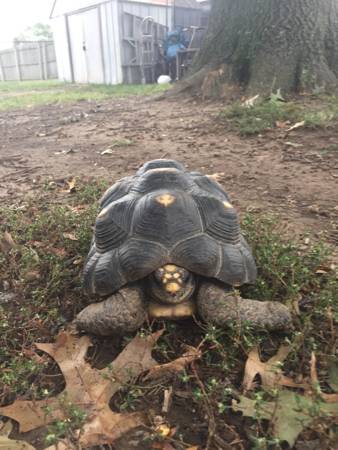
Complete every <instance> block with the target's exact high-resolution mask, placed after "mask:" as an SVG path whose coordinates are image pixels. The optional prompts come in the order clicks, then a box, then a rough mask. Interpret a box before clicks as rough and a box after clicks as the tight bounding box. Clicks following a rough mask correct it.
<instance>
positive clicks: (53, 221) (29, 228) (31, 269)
mask: <svg viewBox="0 0 338 450" xmlns="http://www.w3.org/2000/svg"><path fill="white" fill-rule="evenodd" d="M105 187H106V185H104V184H103V183H96V182H95V183H94V182H91V183H86V184H83V185H81V184H79V185H78V186H77V190H76V192H75V193H74V194H72V195H69V194H68V195H69V197H67V198H66V199H65V195H67V194H61V193H60V196H59V198H58V200H59V201H60V203H55V202H51V201H50V195H49V194H41V196H40V197H39V198H37V199H34V200H30V201H28V202H27V203H23V204H20V205H10V206H2V207H1V208H0V217H1V219H0V236H1V235H2V232H4V231H7V232H9V233H10V234H11V236H12V238H13V240H14V242H15V244H16V245H15V247H14V248H12V249H11V250H10V251H9V253H7V254H4V253H0V279H1V280H2V282H3V283H5V284H7V286H8V287H9V290H10V291H11V292H13V291H14V293H16V294H17V298H15V299H14V300H11V301H10V302H8V303H2V304H0V315H1V323H0V329H1V337H0V367H1V366H2V367H3V368H4V367H6V370H4V371H2V370H0V373H1V375H0V392H6V393H7V392H11V393H12V394H13V393H15V392H16V393H22V392H24V391H26V390H27V383H28V384H29V383H31V380H32V377H33V378H34V376H35V375H36V373H37V371H39V370H41V367H40V366H39V365H37V364H28V363H27V361H26V360H25V358H24V357H23V356H24V354H23V353H22V351H23V350H24V349H26V348H30V347H31V345H32V343H33V342H34V341H36V340H40V339H41V337H44V338H45V337H46V336H51V335H52V334H53V332H55V331H56V330H57V328H58V327H60V326H61V325H62V324H64V323H65V322H66V321H68V320H69V319H71V317H72V316H73V315H74V314H75V312H76V311H77V310H78V309H79V308H81V303H82V304H83V301H84V297H83V295H82V290H81V279H80V276H81V271H82V267H83V262H84V259H85V257H86V255H87V253H88V249H89V247H90V241H91V238H92V232H93V228H92V227H93V224H94V223H95V218H96V214H97V209H98V204H97V200H98V199H99V198H100V196H101V194H102V192H103V191H104V189H105ZM56 197H58V195H57V194H56ZM1 287H2V286H1ZM8 364H9V365H8ZM0 401H1V395H0Z"/></svg>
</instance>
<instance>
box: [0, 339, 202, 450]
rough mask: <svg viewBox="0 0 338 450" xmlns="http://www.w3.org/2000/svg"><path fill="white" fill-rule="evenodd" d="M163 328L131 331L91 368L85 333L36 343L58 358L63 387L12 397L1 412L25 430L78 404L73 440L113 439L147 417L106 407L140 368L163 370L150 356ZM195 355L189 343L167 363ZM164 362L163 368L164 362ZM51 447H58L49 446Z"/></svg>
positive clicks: (181, 365) (64, 416) (185, 360)
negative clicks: (100, 365) (108, 358)
mask: <svg viewBox="0 0 338 450" xmlns="http://www.w3.org/2000/svg"><path fill="white" fill-rule="evenodd" d="M162 332H163V331H159V332H156V333H154V334H152V335H150V336H148V337H145V338H142V337H140V336H136V337H135V338H134V339H133V340H132V341H131V342H130V343H129V344H128V345H127V346H126V347H125V348H124V350H123V351H122V352H121V353H120V354H119V355H118V356H117V358H116V359H115V360H114V361H113V362H112V363H111V365H110V366H109V367H107V368H105V369H101V370H98V369H95V368H92V367H91V366H90V364H89V363H88V362H87V361H86V360H85V356H86V353H87V350H88V348H89V347H90V346H91V341H90V339H89V337H87V336H83V337H80V338H79V337H78V336H74V335H71V334H69V333H66V332H62V333H60V334H59V335H58V336H57V338H56V342H55V343H54V344H36V347H37V348H38V349H39V350H42V351H44V352H46V353H47V354H48V355H50V356H51V357H52V358H53V359H54V360H55V361H56V362H57V363H58V365H59V367H60V369H61V371H62V373H63V375H64V378H65V382H66V386H65V389H64V390H63V392H61V393H60V394H59V395H57V396H56V397H52V398H47V399H44V400H38V401H27V400H17V401H15V402H14V403H13V404H11V405H9V406H5V407H2V408H0V414H2V415H4V416H7V417H10V418H12V419H14V420H16V421H17V422H18V423H19V428H20V432H27V431H30V430H33V429H35V428H38V427H42V426H45V425H48V424H50V423H52V422H54V421H55V420H64V419H67V416H68V413H67V410H69V407H77V408H79V409H80V410H81V411H83V412H85V414H86V418H85V422H84V424H83V426H82V428H81V432H80V431H79V434H78V435H79V437H78V443H79V444H80V445H81V446H82V448H86V447H90V446H96V445H104V444H111V443H113V442H114V441H115V440H116V439H118V438H119V437H121V436H122V435H123V434H124V433H126V432H127V431H128V430H131V429H133V428H135V427H138V426H140V425H143V424H145V423H146V418H145V417H144V414H143V413H138V412H136V413H123V414H121V413H114V412H113V411H112V410H111V409H110V407H109V401H110V399H111V398H112V396H113V395H114V394H115V393H116V392H117V391H118V390H120V389H121V388H123V386H125V385H126V383H128V382H130V381H131V380H132V379H135V378H136V377H138V376H139V375H140V374H141V373H143V372H145V371H147V370H149V369H152V368H156V369H155V372H154V373H152V374H150V378H152V377H156V376H157V375H158V374H159V373H162V369H161V366H159V365H158V364H157V362H156V361H155V360H154V359H153V358H152V356H151V352H152V350H153V347H154V345H155V343H156V342H157V340H158V339H159V337H160V336H161V334H162ZM199 355H200V354H199V351H198V350H196V349H193V348H190V349H189V352H188V353H186V354H184V355H183V356H182V357H181V358H179V359H178V362H177V363H176V362H175V361H173V362H172V363H169V364H172V366H173V367H176V369H173V370H176V372H177V371H180V370H183V369H184V367H185V366H186V365H187V364H188V363H190V362H192V361H193V360H195V359H196V358H198V357H199ZM164 366H165V367H166V369H165V370H167V369H168V367H167V365H164ZM67 408H68V409H67ZM60 445H61V446H62V445H63V444H62V443H60ZM67 445H68V447H67ZM0 448H1V446H0ZM8 448H12V447H8ZM14 448H21V447H14ZM22 448H23V449H24V448H30V447H22ZM53 448H59V447H49V449H53ZM64 448H72V446H71V444H70V443H69V444H65V447H64Z"/></svg>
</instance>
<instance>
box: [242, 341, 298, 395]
mask: <svg viewBox="0 0 338 450" xmlns="http://www.w3.org/2000/svg"><path fill="white" fill-rule="evenodd" d="M290 350H291V348H290V347H289V346H288V345H282V346H281V347H280V348H279V349H278V352H277V353H276V355H274V356H273V357H272V358H270V359H269V360H268V361H267V362H265V363H264V362H262V361H261V360H260V357H259V353H258V348H257V347H255V348H254V349H253V350H251V352H250V353H249V355H248V359H247V361H246V364H245V369H244V379H243V388H244V391H249V390H251V389H253V387H254V378H255V376H256V375H260V377H261V380H262V386H263V387H275V386H288V387H298V388H299V387H304V385H303V384H300V383H295V382H294V381H293V380H292V379H291V378H289V377H286V376H285V375H283V373H282V370H281V368H280V367H279V366H278V363H280V362H283V361H284V360H285V359H286V357H287V356H288V354H289V353H290Z"/></svg>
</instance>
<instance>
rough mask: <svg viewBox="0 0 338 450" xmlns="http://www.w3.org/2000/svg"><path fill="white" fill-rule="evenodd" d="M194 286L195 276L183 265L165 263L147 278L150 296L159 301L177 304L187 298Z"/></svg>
mask: <svg viewBox="0 0 338 450" xmlns="http://www.w3.org/2000/svg"><path fill="white" fill-rule="evenodd" d="M195 286H196V278H195V276H194V275H193V274H192V273H191V272H189V271H188V270H186V269H183V267H178V266H176V265H174V264H166V265H165V266H163V267H160V268H159V269H157V270H155V272H153V273H152V274H151V275H150V276H149V279H148V290H149V294H150V296H151V298H152V299H153V300H155V301H157V302H160V303H166V304H178V303H182V302H184V301H186V300H188V299H189V298H190V297H191V296H192V294H193V292H194V290H195Z"/></svg>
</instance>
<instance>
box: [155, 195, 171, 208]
mask: <svg viewBox="0 0 338 450" xmlns="http://www.w3.org/2000/svg"><path fill="white" fill-rule="evenodd" d="M175 200H176V197H174V196H173V195H171V194H163V195H159V196H158V197H156V201H157V203H159V204H160V205H163V206H165V207H167V206H170V205H171V204H172V203H174V201H175Z"/></svg>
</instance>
